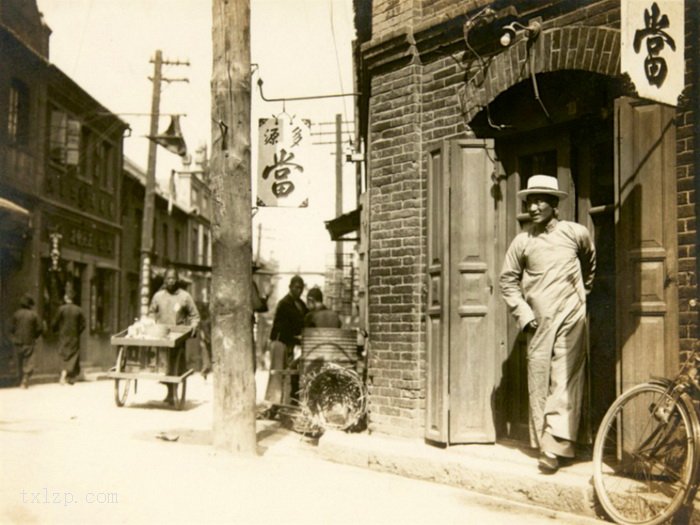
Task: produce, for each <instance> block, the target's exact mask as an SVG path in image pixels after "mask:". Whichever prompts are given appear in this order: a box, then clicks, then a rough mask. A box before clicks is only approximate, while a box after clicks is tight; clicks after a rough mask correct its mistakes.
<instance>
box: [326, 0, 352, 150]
mask: <svg viewBox="0 0 700 525" xmlns="http://www.w3.org/2000/svg"><path fill="white" fill-rule="evenodd" d="M329 4H330V22H331V35H332V36H333V48H334V49H335V63H336V66H337V68H338V80H339V82H340V91H341V93H342V92H343V91H345V89H344V85H343V72H342V70H341V68H340V56H339V54H338V42H337V40H336V37H335V23H334V16H333V0H329ZM343 120H345V121H347V120H348V108H347V105H346V103H345V99H343ZM347 134H348V136H349V137H350V144H352V143H353V137H352V135H351V134H350V131H349V130H347Z"/></svg>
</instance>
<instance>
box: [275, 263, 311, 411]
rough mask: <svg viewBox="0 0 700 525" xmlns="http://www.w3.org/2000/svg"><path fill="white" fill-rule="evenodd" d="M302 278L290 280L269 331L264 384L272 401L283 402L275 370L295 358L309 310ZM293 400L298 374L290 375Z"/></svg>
mask: <svg viewBox="0 0 700 525" xmlns="http://www.w3.org/2000/svg"><path fill="white" fill-rule="evenodd" d="M303 291H304V280H303V279H302V278H301V276H299V275H295V276H294V277H292V279H291V280H290V282H289V293H288V294H287V295H285V296H284V297H283V298H282V299H280V301H279V302H278V303H277V308H276V309H275V318H274V321H273V323H272V330H271V331H270V341H271V343H270V378H269V380H268V384H267V391H266V393H265V400H266V401H267V402H268V403H270V404H272V405H278V404H282V403H283V401H285V399H284V397H285V396H284V386H283V383H284V382H283V376H282V375H280V374H279V373H275V371H281V370H288V369H289V367H290V364H291V363H292V361H293V360H294V347H295V346H296V345H299V344H301V332H302V330H303V329H304V316H306V314H307V312H308V309H307V307H306V304H305V303H304V301H302V299H301V294H302V292H303ZM291 390H292V392H291V396H292V402H295V399H296V397H297V396H298V392H297V391H298V390H299V376H297V375H292V378H291ZM274 415H275V410H274V409H272V410H268V411H267V412H266V413H265V415H264V417H274Z"/></svg>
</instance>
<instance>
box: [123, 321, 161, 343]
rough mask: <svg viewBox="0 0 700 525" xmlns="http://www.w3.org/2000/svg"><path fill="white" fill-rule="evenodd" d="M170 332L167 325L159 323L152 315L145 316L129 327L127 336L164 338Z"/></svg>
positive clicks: (134, 337)
mask: <svg viewBox="0 0 700 525" xmlns="http://www.w3.org/2000/svg"><path fill="white" fill-rule="evenodd" d="M169 332H170V329H169V328H168V327H167V325H164V324H158V323H156V322H155V320H154V319H153V318H152V317H148V316H144V317H141V319H137V320H136V321H135V322H134V324H132V325H131V326H129V328H127V330H126V336H127V337H131V338H133V339H150V338H153V337H157V338H163V337H167V336H168V333H169Z"/></svg>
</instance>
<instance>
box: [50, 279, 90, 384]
mask: <svg viewBox="0 0 700 525" xmlns="http://www.w3.org/2000/svg"><path fill="white" fill-rule="evenodd" d="M63 301H64V304H62V305H61V306H60V308H59V309H58V312H56V317H54V320H53V323H51V325H52V327H53V329H54V331H55V332H58V345H59V346H58V355H60V356H61V359H63V370H61V379H60V381H59V382H60V383H61V384H62V385H65V384H66V383H68V384H71V385H72V384H73V383H74V382H75V378H76V377H77V376H78V374H79V373H80V334H82V333H83V330H85V316H84V315H83V311H82V310H81V309H80V307H79V306H78V305H75V304H73V292H66V295H65V296H64V297H63Z"/></svg>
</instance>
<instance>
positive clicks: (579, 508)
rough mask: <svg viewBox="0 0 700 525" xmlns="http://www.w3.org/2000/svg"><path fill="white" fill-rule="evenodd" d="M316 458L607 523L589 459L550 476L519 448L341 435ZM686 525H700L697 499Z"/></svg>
mask: <svg viewBox="0 0 700 525" xmlns="http://www.w3.org/2000/svg"><path fill="white" fill-rule="evenodd" d="M318 455H319V456H320V457H321V458H323V459H325V460H329V461H334V462H337V463H343V464H347V465H353V466H357V467H363V468H370V469H372V470H377V471H381V472H387V473H391V474H397V475H399V476H406V477H411V478H416V479H422V480H425V481H433V482H436V483H443V484H446V485H451V486H456V487H460V488H464V489H467V490H470V491H473V492H477V493H481V494H485V495H488V496H496V497H500V498H504V499H507V500H509V501H511V502H515V503H521V504H525V505H534V506H536V507H541V508H544V509H549V510H554V511H559V512H566V513H570V514H575V515H579V516H581V517H582V518H584V519H585V518H587V519H589V520H595V519H598V520H602V519H603V518H602V517H601V515H600V512H602V510H601V511H598V512H597V511H596V504H595V502H594V491H593V466H592V464H591V462H590V461H582V462H579V463H573V464H572V465H568V466H566V467H563V468H561V469H559V471H558V472H557V473H556V474H553V475H546V474H542V473H541V472H539V470H538V469H537V458H536V456H531V455H529V454H527V453H526V452H525V451H524V450H521V449H518V448H515V447H509V446H505V445H500V444H498V445H461V446H454V447H449V448H438V447H434V446H431V445H428V444H426V443H425V442H423V441H421V440H418V439H415V440H411V439H404V438H395V437H390V436H381V435H372V436H370V435H368V434H348V433H343V432H338V431H329V432H326V433H324V434H323V436H322V437H321V439H320V440H319V443H318ZM688 523H689V524H692V525H700V505H699V503H698V498H696V500H695V505H694V511H693V513H692V516H691V518H690V519H689V520H688Z"/></svg>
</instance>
